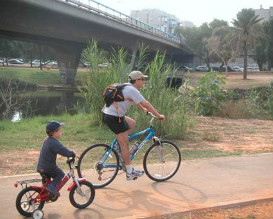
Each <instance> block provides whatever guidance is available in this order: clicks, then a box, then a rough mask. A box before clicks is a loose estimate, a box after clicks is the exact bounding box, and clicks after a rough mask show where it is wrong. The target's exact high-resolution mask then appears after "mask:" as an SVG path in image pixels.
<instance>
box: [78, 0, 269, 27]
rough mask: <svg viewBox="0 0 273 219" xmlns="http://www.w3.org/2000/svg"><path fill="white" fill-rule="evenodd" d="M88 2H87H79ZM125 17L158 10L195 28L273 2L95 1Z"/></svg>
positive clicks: (222, 0) (256, 0) (233, 0)
mask: <svg viewBox="0 0 273 219" xmlns="http://www.w3.org/2000/svg"><path fill="white" fill-rule="evenodd" d="M81 1H88V0H81ZM96 1H97V2H99V3H102V4H105V5H107V6H109V7H111V8H113V9H115V10H117V11H120V12H122V13H124V14H126V15H130V12H131V10H141V9H160V10H163V11H165V12H167V13H170V14H173V15H175V16H176V17H177V18H179V19H180V20H181V21H191V22H193V23H194V25H196V26H200V25H201V24H202V23H204V22H208V23H209V22H211V21H212V20H213V19H214V18H217V19H220V20H225V21H228V22H231V21H232V20H233V19H236V15H237V13H238V12H239V11H241V10H242V9H243V8H253V9H259V8H260V5H262V7H263V8H264V9H269V7H270V6H271V7H272V6H273V0H96Z"/></svg>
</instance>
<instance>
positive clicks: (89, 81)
mask: <svg viewBox="0 0 273 219" xmlns="http://www.w3.org/2000/svg"><path fill="white" fill-rule="evenodd" d="M147 52H148V49H147V47H146V48H145V47H143V46H142V47H141V49H140V51H139V52H138V57H137V58H136V62H137V66H143V65H144V63H146V61H147V60H146V57H147ZM83 57H84V58H85V60H86V61H87V62H90V63H91V68H90V71H89V73H88V76H87V77H86V78H85V79H84V80H83V81H82V84H83V88H82V89H81V93H82V95H83V96H84V97H85V99H86V102H87V104H88V105H89V106H90V112H92V115H94V116H95V118H96V120H97V121H99V122H101V109H102V108H103V105H104V103H103V100H102V93H103V91H104V89H105V88H106V87H107V86H108V85H109V84H113V83H124V82H128V74H129V72H130V71H131V70H132V68H133V66H131V65H130V64H128V60H129V59H128V58H130V57H129V55H128V52H127V51H125V50H124V49H119V50H112V52H111V54H110V58H109V59H107V58H106V57H105V56H104V55H103V53H102V52H101V51H100V50H99V49H98V46H97V42H96V41H92V42H91V43H90V44H89V45H88V48H87V49H86V50H85V51H84V56H83ZM101 62H110V63H111V66H109V67H107V68H99V67H98V64H99V63H101ZM175 71H176V69H175V68H174V67H173V66H172V65H168V64H166V63H165V54H160V53H159V52H158V53H156V55H155V57H154V59H153V60H152V62H150V64H149V65H147V67H146V68H145V70H144V73H145V74H148V75H149V79H148V82H147V83H146V85H145V87H144V88H142V90H141V93H142V94H143V96H144V97H145V98H146V100H147V101H149V102H150V103H151V104H152V105H153V106H154V107H155V108H156V109H157V110H158V111H159V112H160V113H161V114H164V115H165V116H166V118H167V120H166V122H157V123H156V129H157V134H159V135H160V136H168V137H170V138H185V137H186V134H187V131H188V129H189V127H190V126H191V125H192V120H191V119H190V117H189V116H188V112H187V110H186V109H187V108H186V107H183V106H182V105H181V104H178V103H176V102H175V99H176V98H177V96H178V91H177V90H176V89H172V88H170V87H168V86H166V84H165V80H166V77H167V76H173V75H174V74H175ZM128 116H131V117H132V118H134V119H135V120H136V121H137V127H136V129H137V130H139V129H143V128H146V127H147V125H148V124H147V117H146V115H144V114H143V112H141V111H140V110H138V109H136V108H135V107H132V108H131V109H130V110H129V112H128ZM100 124H101V123H100Z"/></svg>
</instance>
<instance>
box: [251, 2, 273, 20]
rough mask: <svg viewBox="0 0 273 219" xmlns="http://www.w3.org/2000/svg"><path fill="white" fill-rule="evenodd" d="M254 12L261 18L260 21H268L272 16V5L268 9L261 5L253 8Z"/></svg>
mask: <svg viewBox="0 0 273 219" xmlns="http://www.w3.org/2000/svg"><path fill="white" fill-rule="evenodd" d="M254 11H255V14H256V15H258V16H259V18H263V20H261V22H265V21H268V20H269V19H270V17H273V7H270V8H269V9H264V8H263V7H262V5H261V7H260V9H254Z"/></svg>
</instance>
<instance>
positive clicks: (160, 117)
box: [157, 115, 166, 121]
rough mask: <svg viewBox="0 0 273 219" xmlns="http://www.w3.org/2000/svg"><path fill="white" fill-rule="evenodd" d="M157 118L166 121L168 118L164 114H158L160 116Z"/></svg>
mask: <svg viewBox="0 0 273 219" xmlns="http://www.w3.org/2000/svg"><path fill="white" fill-rule="evenodd" d="M157 119H158V120H162V121H165V120H166V118H165V116H164V115H160V116H158V117H157Z"/></svg>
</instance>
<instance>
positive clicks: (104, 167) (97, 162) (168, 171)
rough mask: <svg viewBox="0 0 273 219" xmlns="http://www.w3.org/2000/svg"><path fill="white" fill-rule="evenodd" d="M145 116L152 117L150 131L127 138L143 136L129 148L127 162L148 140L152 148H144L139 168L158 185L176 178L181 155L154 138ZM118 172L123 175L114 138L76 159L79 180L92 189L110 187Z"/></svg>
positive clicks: (168, 142)
mask: <svg viewBox="0 0 273 219" xmlns="http://www.w3.org/2000/svg"><path fill="white" fill-rule="evenodd" d="M147 114H149V115H150V116H151V117H152V118H151V120H150V127H149V128H147V129H145V130H143V131H140V132H138V133H136V134H133V135H131V136H129V141H131V140H132V139H135V138H137V137H139V136H145V138H144V140H143V141H142V142H141V143H138V144H137V145H133V147H132V149H131V151H132V154H131V158H130V159H131V160H134V158H135V156H136V155H137V153H138V152H139V151H140V150H141V148H143V146H144V145H145V144H146V143H147V141H148V140H151V139H152V140H153V144H152V145H150V146H149V147H148V149H147V151H146V152H145V155H144V158H143V167H144V171H145V173H146V174H147V176H148V177H149V178H150V179H152V180H154V181H157V182H161V181H165V180H168V179H170V178H172V177H173V176H174V175H175V174H176V172H177V171H178V169H179V166H180V163H181V154H180V151H179V148H178V146H177V145H176V144H175V143H173V142H171V141H166V140H160V139H159V138H158V137H156V136H155V129H154V128H153V120H154V118H156V117H155V116H154V115H153V114H152V113H147ZM122 169H123V170H124V171H126V169H125V166H124V163H123V161H122V157H121V154H120V148H119V145H118V144H117V139H116V138H115V139H114V141H113V142H112V143H111V144H110V145H106V144H95V145H91V146H90V147H88V148H86V149H85V151H84V152H83V153H82V154H81V156H80V158H79V163H78V169H77V170H78V174H79V176H80V177H86V178H87V179H88V180H90V181H91V182H92V184H93V185H94V187H95V188H102V187H104V186H107V185H108V184H110V183H111V182H112V181H113V180H114V179H115V177H116V176H117V174H118V171H119V170H122Z"/></svg>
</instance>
